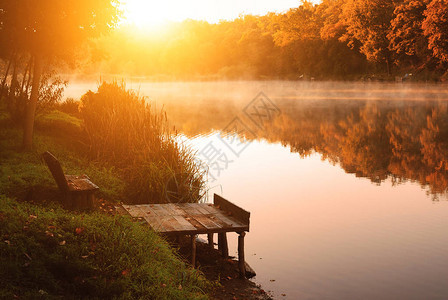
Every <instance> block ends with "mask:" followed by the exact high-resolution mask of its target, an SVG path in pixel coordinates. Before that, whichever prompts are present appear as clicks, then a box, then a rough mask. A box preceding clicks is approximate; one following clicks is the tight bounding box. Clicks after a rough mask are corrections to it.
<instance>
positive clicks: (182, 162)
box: [80, 82, 204, 203]
mask: <svg viewBox="0 0 448 300" xmlns="http://www.w3.org/2000/svg"><path fill="white" fill-rule="evenodd" d="M80 112H81V115H82V117H83V119H84V125H85V130H86V133H87V135H88V138H89V146H90V153H91V154H92V155H93V156H94V157H95V158H96V159H98V160H102V161H107V162H110V163H112V164H114V165H115V166H117V167H118V168H119V169H120V170H122V171H123V175H124V176H125V180H126V181H127V182H128V188H127V195H128V198H129V199H128V202H130V203H165V202H197V201H199V200H200V198H201V197H202V195H203V190H204V181H203V174H202V172H201V171H200V170H201V169H200V168H199V166H198V165H197V163H195V161H194V153H192V151H191V149H190V148H189V147H188V146H186V145H185V144H183V143H181V142H180V141H179V139H177V132H176V131H175V129H174V128H172V127H171V126H170V125H169V123H168V120H167V116H166V113H165V112H164V111H163V110H156V109H155V108H154V107H152V106H151V103H149V102H148V101H146V99H145V98H144V97H141V96H139V95H138V94H136V93H135V92H134V91H132V90H126V86H125V84H124V83H117V82H112V83H106V82H103V83H101V85H100V86H99V87H98V91H97V92H96V93H94V92H91V91H89V92H87V93H86V94H85V95H84V96H83V97H82V98H81V103H80Z"/></svg>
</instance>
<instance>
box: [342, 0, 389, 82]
mask: <svg viewBox="0 0 448 300" xmlns="http://www.w3.org/2000/svg"><path fill="white" fill-rule="evenodd" d="M394 7H395V6H394V2H393V1H392V0H348V1H347V2H346V3H345V5H344V12H343V17H344V18H345V21H346V22H347V35H348V39H349V40H350V41H353V40H358V41H359V42H360V43H361V47H360V51H361V52H362V53H363V54H364V55H365V56H366V58H367V59H368V60H369V61H374V62H379V63H386V67H387V72H388V73H390V62H391V59H392V52H391V51H390V50H389V47H388V46H389V40H388V39H387V34H388V33H389V30H390V22H391V20H392V16H393V12H394Z"/></svg>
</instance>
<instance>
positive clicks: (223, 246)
mask: <svg viewBox="0 0 448 300" xmlns="http://www.w3.org/2000/svg"><path fill="white" fill-rule="evenodd" d="M218 250H219V251H221V254H222V256H223V257H224V258H227V257H228V256H229V246H228V245H227V234H226V233H225V232H220V233H218Z"/></svg>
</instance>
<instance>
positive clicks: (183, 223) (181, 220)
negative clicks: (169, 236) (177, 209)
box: [173, 216, 196, 231]
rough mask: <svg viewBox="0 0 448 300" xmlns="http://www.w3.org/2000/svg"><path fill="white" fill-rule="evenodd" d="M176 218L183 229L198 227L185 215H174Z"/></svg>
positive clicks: (189, 229)
mask: <svg viewBox="0 0 448 300" xmlns="http://www.w3.org/2000/svg"><path fill="white" fill-rule="evenodd" d="M173 218H174V219H176V220H177V222H178V223H179V224H180V225H181V226H182V231H193V230H196V227H194V226H193V224H191V223H190V222H188V221H187V220H186V219H185V217H184V216H173Z"/></svg>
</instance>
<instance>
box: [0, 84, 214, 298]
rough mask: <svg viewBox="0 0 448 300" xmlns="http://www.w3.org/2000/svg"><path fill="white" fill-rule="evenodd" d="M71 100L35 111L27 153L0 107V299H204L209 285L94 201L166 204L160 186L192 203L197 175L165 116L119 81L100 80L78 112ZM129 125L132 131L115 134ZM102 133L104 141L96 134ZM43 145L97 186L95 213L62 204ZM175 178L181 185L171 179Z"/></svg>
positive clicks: (143, 229) (159, 242) (156, 240)
mask: <svg viewBox="0 0 448 300" xmlns="http://www.w3.org/2000/svg"><path fill="white" fill-rule="evenodd" d="M106 99H107V100H108V101H106ZM106 102H107V103H106ZM77 105H79V102H78V103H76V102H75V101H72V100H69V101H68V102H66V103H63V104H58V103H55V104H54V105H53V106H52V108H51V109H46V110H44V111H43V112H42V113H40V114H38V115H37V116H36V124H35V128H36V130H35V133H34V143H33V150H32V151H21V149H22V148H21V128H20V125H18V124H16V123H15V122H14V121H13V120H12V118H11V115H10V114H9V113H8V111H7V109H6V107H5V105H4V103H2V105H1V109H0V129H1V130H0V145H1V147H0V159H1V162H2V163H1V172H0V186H1V190H0V239H1V243H0V263H1V265H2V270H0V286H1V288H0V298H13V297H20V298H38V297H44V298H45V297H46V298H58V297H59V298H60V297H66V296H67V297H75V298H76V297H89V298H92V297H93V298H95V297H99V298H120V299H136V298H145V299H147V298H151V299H190V298H192V299H201V298H206V297H207V293H208V292H209V291H210V289H211V287H212V284H211V283H210V282H209V281H207V280H206V279H205V278H204V277H203V275H202V274H201V272H200V271H197V270H195V269H193V268H192V267H191V266H189V265H188V263H185V262H184V261H183V260H182V259H181V258H180V257H179V256H178V255H177V254H176V252H175V250H172V249H171V248H170V246H169V245H168V243H167V242H165V241H164V240H163V239H162V238H161V237H159V236H158V235H157V234H156V233H155V232H154V231H152V230H151V229H149V228H148V227H147V226H144V225H143V224H140V223H138V222H133V221H131V219H130V218H127V217H120V216H115V215H111V214H110V211H109V210H113V209H112V208H111V209H105V207H103V206H101V203H103V205H104V203H119V202H121V201H123V202H128V203H135V201H140V202H145V203H151V202H166V201H169V200H170V198H169V197H167V194H166V192H165V189H166V187H169V188H171V193H170V194H169V196H170V197H172V196H173V195H174V196H176V197H177V198H176V200H177V201H190V202H191V201H199V199H200V197H199V191H200V190H201V189H200V187H201V186H200V185H202V184H203V178H202V177H201V174H200V173H194V172H195V169H194V165H193V163H192V154H191V152H189V150H188V148H187V147H185V146H183V145H181V144H179V143H178V142H177V141H176V140H175V135H174V132H173V131H172V129H171V128H170V127H169V126H168V123H167V122H166V117H165V115H164V112H163V111H155V110H153V109H152V108H151V107H150V106H149V105H148V104H146V103H145V102H144V100H143V99H142V98H140V97H138V96H137V95H135V94H134V93H132V92H130V91H127V90H126V89H125V87H124V85H118V84H117V83H111V84H107V83H103V84H102V85H101V86H100V88H99V90H98V92H96V93H94V92H89V93H87V94H86V95H85V96H84V97H83V101H82V105H83V106H82V109H81V112H79V111H74V112H73V113H71V111H72V110H73V109H74V108H75V107H77ZM61 110H64V111H65V112H62V111H61ZM114 113H119V114H120V116H121V118H117V117H115V115H114ZM164 120H165V121H164ZM112 124H115V125H118V127H115V126H113V125H112ZM132 126H135V127H132ZM130 128H132V129H133V130H135V131H134V132H129V134H128V135H126V137H125V136H123V134H124V133H125V132H127V130H129V129H130ZM95 130H97V131H95ZM137 131H138V132H137ZM87 132H88V133H87ZM98 133H100V134H98ZM106 134H107V137H108V141H107V142H105V140H104V139H100V136H103V137H105V136H106ZM133 139H135V140H134V141H135V143H133ZM137 139H138V140H137ZM93 140H95V141H93ZM118 141H121V142H122V143H121V144H120V147H118ZM126 142H127V143H128V144H125V143H126ZM114 143H117V144H114ZM131 145H132V147H131ZM101 147H102V148H106V147H107V148H108V149H107V151H100V149H101ZM114 149H115V151H114ZM44 151H51V152H52V153H54V154H55V155H56V157H58V159H59V160H60V161H61V164H62V167H63V169H64V170H65V171H66V173H68V174H88V175H89V177H90V178H91V180H92V181H93V182H95V183H96V184H97V185H99V186H100V190H99V191H98V193H97V197H98V198H99V199H101V203H98V205H99V209H98V210H96V211H94V212H70V211H66V210H64V209H62V208H61V206H60V203H61V201H60V200H61V197H63V195H62V194H61V193H60V191H59V190H58V188H57V185H56V183H55V182H54V179H53V178H52V176H51V173H50V172H49V170H48V168H47V167H46V165H45V164H44V162H43V161H42V159H41V153H43V152H44ZM192 166H193V167H192ZM131 172H135V173H136V174H135V175H134V176H131ZM138 172H140V173H138ZM189 172H191V173H189ZM177 175H179V177H176V176H177ZM181 176H185V177H181ZM173 178H182V181H181V180H180V179H179V180H178V181H175V182H177V183H178V184H177V185H172V182H173ZM185 178H194V180H196V181H194V182H193V181H191V180H190V181H188V180H186V179H185ZM195 184H197V185H199V186H198V187H197V188H196V189H194V191H195V194H192V193H191V192H189V191H190V190H191V189H192V188H193V187H195ZM185 187H188V188H185ZM130 191H135V192H134V193H131V192H130ZM136 195H138V197H136ZM103 199H105V200H103ZM100 211H101V212H100ZM104 212H108V213H109V214H105V213H104Z"/></svg>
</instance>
